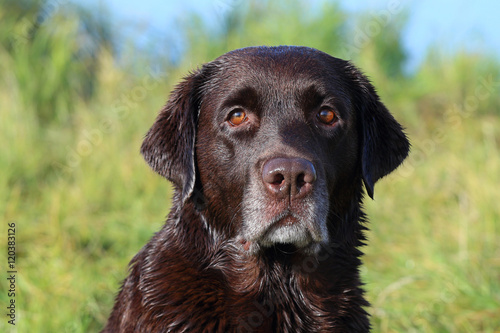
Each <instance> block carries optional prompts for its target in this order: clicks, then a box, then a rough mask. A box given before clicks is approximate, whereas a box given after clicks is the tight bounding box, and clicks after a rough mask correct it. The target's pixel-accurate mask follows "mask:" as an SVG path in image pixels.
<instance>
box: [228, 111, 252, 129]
mask: <svg viewBox="0 0 500 333" xmlns="http://www.w3.org/2000/svg"><path fill="white" fill-rule="evenodd" d="M247 120H248V118H247V114H246V113H245V111H243V110H235V111H233V112H231V114H230V115H229V123H230V124H231V125H232V126H239V125H241V124H243V123H244V122H245V121H247Z"/></svg>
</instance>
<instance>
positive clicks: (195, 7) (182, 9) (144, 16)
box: [77, 0, 500, 68]
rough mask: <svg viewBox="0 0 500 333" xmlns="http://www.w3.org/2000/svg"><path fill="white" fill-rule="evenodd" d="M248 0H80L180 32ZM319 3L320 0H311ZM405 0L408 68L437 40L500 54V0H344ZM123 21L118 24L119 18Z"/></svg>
mask: <svg viewBox="0 0 500 333" xmlns="http://www.w3.org/2000/svg"><path fill="white" fill-rule="evenodd" d="M243 1H245V0H182V1H178V0H175V1H174V0H163V1H160V0H142V1H140V2H138V1H136V0H86V1H84V0H79V1H77V2H79V3H81V4H84V5H90V4H92V5H93V7H94V8H99V6H105V7H107V8H109V9H110V10H111V13H112V15H111V18H112V19H113V21H114V22H115V24H118V25H123V24H129V23H133V26H134V27H142V29H144V31H155V32H156V33H159V34H163V33H164V34H172V33H174V34H175V29H176V27H175V25H174V22H175V20H176V19H178V18H182V17H187V16H188V15H189V14H190V13H191V12H192V11H195V12H198V13H199V14H200V15H202V16H203V17H206V18H207V19H208V20H210V19H213V18H214V17H217V15H218V14H219V13H220V12H221V11H222V12H223V11H224V10H227V9H229V8H231V7H232V6H238V5H241V4H242V3H243ZM312 2H314V3H319V2H320V0H314V1H312ZM394 2H400V3H401V4H402V5H403V6H405V7H407V8H408V9H409V10H408V12H409V21H408V24H407V26H406V28H405V30H404V31H403V38H404V45H405V48H406V50H407V51H408V53H409V56H410V58H409V63H410V64H409V67H410V68H411V67H414V66H416V65H418V63H419V62H420V61H421V60H422V58H423V56H424V55H425V50H426V49H427V47H428V46H429V45H432V44H437V45H439V47H440V48H441V49H442V50H443V51H445V52H453V51H455V50H458V49H461V48H467V49H469V50H479V51H484V52H487V53H492V54H495V55H496V56H497V57H499V58H500V18H499V15H500V1H492V0H475V1H474V2H472V1H470V0H455V1H453V0H422V1H405V0H370V1H361V0H351V1H349V0H341V1H340V5H341V7H342V8H344V9H345V10H347V11H349V12H357V11H364V12H368V13H374V15H376V13H377V12H379V11H381V10H384V9H386V8H387V7H388V6H390V4H391V3H394ZM117 22H119V23H117Z"/></svg>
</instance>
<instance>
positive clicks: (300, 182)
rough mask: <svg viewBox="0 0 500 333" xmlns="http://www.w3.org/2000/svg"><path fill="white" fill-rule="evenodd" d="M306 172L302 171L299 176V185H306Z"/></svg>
mask: <svg viewBox="0 0 500 333" xmlns="http://www.w3.org/2000/svg"><path fill="white" fill-rule="evenodd" d="M305 177H306V176H305V174H303V173H301V174H299V175H298V176H297V186H298V187H299V188H300V187H302V186H304V184H305V183H306V181H305Z"/></svg>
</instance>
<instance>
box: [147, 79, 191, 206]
mask: <svg viewBox="0 0 500 333" xmlns="http://www.w3.org/2000/svg"><path fill="white" fill-rule="evenodd" d="M197 74H198V73H193V74H191V75H190V76H188V77H186V78H185V79H184V80H183V81H182V82H181V83H179V84H178V85H177V87H176V88H175V89H174V90H173V91H172V93H171V94H170V98H169V100H168V102H167V104H166V105H165V107H163V109H162V110H161V111H160V113H159V115H158V117H157V118H156V121H155V122H154V124H153V126H152V127H151V128H150V130H149V132H148V133H147V134H146V137H145V139H144V141H143V143H142V146H141V153H142V155H143V156H144V159H145V160H146V162H147V163H148V164H149V165H150V166H151V168H152V169H153V170H154V171H156V172H158V173H159V174H160V175H162V176H163V177H165V178H167V179H168V180H170V181H171V182H172V183H174V185H175V187H176V189H177V191H179V192H180V194H181V200H182V202H184V201H185V200H186V199H187V198H189V197H190V195H191V193H192V192H193V188H194V183H195V178H196V176H195V173H196V170H195V164H194V163H195V160H194V145H195V140H196V124H197V122H198V120H197V119H198V103H197V95H198V93H197V90H198V89H197V88H198V87H197V81H198V80H197Z"/></svg>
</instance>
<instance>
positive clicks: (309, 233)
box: [240, 209, 328, 254]
mask: <svg viewBox="0 0 500 333" xmlns="http://www.w3.org/2000/svg"><path fill="white" fill-rule="evenodd" d="M327 238H328V236H325V233H324V231H323V230H321V228H318V226H316V225H315V224H313V223H310V222H308V221H306V220H304V219H303V218H301V217H300V216H299V215H298V214H297V213H295V212H293V211H291V210H290V209H286V210H284V211H283V212H281V213H280V214H278V215H276V216H275V217H274V218H272V219H271V220H270V222H268V223H267V227H266V228H265V229H263V230H261V232H259V233H258V234H256V235H254V237H251V238H250V239H243V240H241V241H240V243H241V244H242V246H243V249H244V250H245V251H246V252H249V253H255V252H256V251H257V250H258V249H270V248H274V249H276V250H278V251H279V252H281V253H284V254H285V253H289V254H293V253H296V252H306V253H314V252H315V251H316V249H317V247H318V246H319V244H320V243H323V242H326V241H327Z"/></svg>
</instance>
